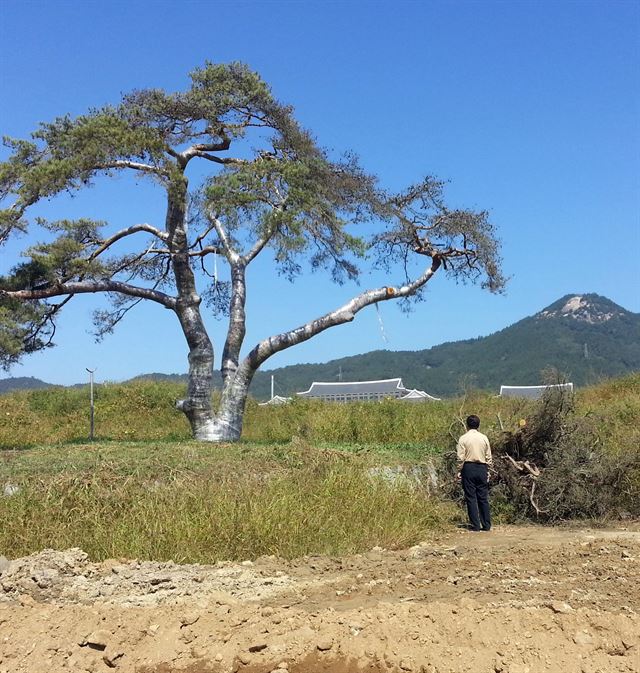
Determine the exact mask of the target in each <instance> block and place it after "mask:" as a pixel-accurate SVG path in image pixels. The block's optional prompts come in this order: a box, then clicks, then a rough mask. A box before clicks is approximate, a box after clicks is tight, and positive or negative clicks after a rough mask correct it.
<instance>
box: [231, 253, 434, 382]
mask: <svg viewBox="0 0 640 673" xmlns="http://www.w3.org/2000/svg"><path fill="white" fill-rule="evenodd" d="M440 265H441V260H440V258H439V257H435V258H434V259H433V261H432V264H431V266H430V267H429V268H428V269H426V270H425V272H424V273H423V274H422V275H421V276H420V277H419V278H417V279H416V280H414V281H413V282H411V283H408V284H407V285H403V286H401V287H382V288H378V289H377V290H367V291H366V292H362V293H361V294H359V295H357V296H356V297H354V298H353V299H351V300H350V301H349V302H347V303H346V304H344V305H343V306H341V307H340V308H338V309H336V310H335V311H332V312H331V313H326V314H325V315H323V316H322V317H321V318H317V319H316V320H312V321H310V322H308V323H306V324H304V325H301V326H300V327H297V328H296V329H293V330H291V331H289V332H283V333H281V334H277V335H275V336H272V337H269V338H267V339H264V340H263V341H261V342H260V343H259V344H257V345H256V346H255V347H254V348H253V350H252V351H251V352H250V353H249V354H248V355H247V357H246V358H245V361H244V362H243V365H244V366H247V367H248V368H249V369H253V370H256V369H258V367H260V366H261V365H262V364H263V363H264V362H265V361H266V360H267V359H268V358H270V357H271V356H272V355H274V354H275V353H278V352H280V351H282V350H285V349H286V348H290V347H291V346H295V345H296V344H299V343H302V342H303V341H307V340H308V339H311V338H312V337H314V336H316V335H317V334H320V333H321V332H324V331H325V330H327V329H329V328H330V327H335V326H337V325H342V324H344V323H347V322H351V321H352V320H353V319H354V317H355V315H356V313H358V312H359V311H361V310H362V309H363V308H365V307H367V306H370V305H371V304H377V303H378V302H381V301H387V300H389V299H401V298H403V297H410V296H411V295H413V294H415V293H416V292H417V291H418V290H419V289H420V288H421V287H423V286H424V285H426V283H428V282H429V280H431V278H432V277H433V275H434V274H435V273H436V271H437V270H438V269H439V268H440Z"/></svg>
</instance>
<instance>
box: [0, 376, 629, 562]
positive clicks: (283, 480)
mask: <svg viewBox="0 0 640 673" xmlns="http://www.w3.org/2000/svg"><path fill="white" fill-rule="evenodd" d="M179 395H180V390H179V388H177V387H176V386H171V385H167V384H155V383H138V384H135V385H120V386H117V385H103V386H101V387H100V389H99V391H98V396H97V400H96V429H97V437H98V439H97V441H95V442H93V443H88V442H87V441H86V434H87V430H88V414H87V395H86V391H84V390H77V389H73V390H67V389H54V390H48V391H35V392H24V393H17V394H12V395H3V396H1V397H0V447H2V449H1V450H0V488H1V489H5V488H6V487H9V488H8V492H10V491H12V490H16V489H15V488H13V487H17V492H15V493H13V494H12V495H2V491H0V522H1V525H0V554H4V555H6V556H8V557H16V556H22V555H25V554H28V553H31V552H34V551H37V550H40V549H43V548H46V547H53V548H58V549H62V548H67V547H72V546H79V547H81V548H83V549H84V550H85V551H87V552H88V553H89V554H90V556H91V557H92V558H93V559H96V560H99V559H105V558H110V557H127V558H141V559H157V560H163V559H173V560H175V561H178V562H201V563H210V562H215V561H216V560H219V559H246V558H254V557H257V556H260V555H265V554H276V555H280V556H284V557H289V558H291V557H297V556H301V555H304V554H319V553H324V554H345V553H353V552H359V551H363V550H366V549H370V548H371V547H373V546H375V545H380V546H382V547H387V548H395V547H405V546H408V545H411V544H414V543H416V542H418V541H420V540H423V539H425V537H427V536H428V535H429V533H430V531H433V530H434V529H437V528H441V527H443V526H451V525H453V523H454V522H455V521H461V520H463V516H461V514H460V512H459V510H458V509H457V507H456V506H455V505H454V504H453V503H452V502H450V501H444V500H442V499H439V498H438V497H437V496H432V495H431V496H430V495H429V493H428V490H427V489H425V488H423V487H420V486H418V487H416V486H415V484H414V483H412V482H411V481H410V480H406V479H399V480H390V479H388V478H387V479H385V478H384V477H381V476H380V470H379V469H378V470H376V468H379V467H380V466H391V467H393V468H395V467H397V466H405V467H406V468H407V469H409V470H411V469H413V468H417V469H418V471H419V469H420V467H421V466H424V465H425V464H427V463H430V462H433V461H434V460H435V461H438V460H439V459H440V457H442V456H444V455H446V454H447V453H449V454H450V453H451V452H452V451H453V449H454V446H455V442H454V437H456V436H458V435H459V434H460V432H461V430H462V426H461V423H460V418H461V417H464V416H466V415H467V414H468V413H471V412H475V413H478V414H479V415H480V416H481V418H482V419H483V427H482V429H483V430H485V431H486V432H487V433H488V434H489V436H490V437H491V438H492V439H495V438H497V437H498V435H499V433H500V432H501V430H500V425H501V424H502V425H503V426H504V427H505V428H507V429H509V428H515V427H516V426H517V423H518V420H519V419H520V418H523V417H526V416H527V414H528V413H529V412H530V410H531V403H523V402H519V401H515V400H501V399H497V398H494V397H490V396H488V395H483V394H481V393H477V394H474V395H471V396H469V397H468V398H466V399H464V400H454V401H449V402H438V403H433V404H424V405H405V404H402V403H397V402H392V401H389V402H383V403H379V404H376V403H363V404H350V405H331V404H322V403H315V404H314V403H309V402H301V401H296V403H294V404H291V405H287V406H283V407H259V406H257V405H256V404H255V403H253V402H251V403H250V404H249V406H248V409H247V415H246V425H245V434H244V437H243V441H242V442H239V443H237V444H226V445H209V444H203V443H198V442H194V441H191V440H189V438H188V428H187V423H186V421H185V420H184V418H183V417H182V416H181V414H179V413H178V412H176V411H174V410H173V409H172V400H173V399H175V398H176V397H178V396H179ZM576 413H577V414H578V415H580V416H583V417H585V418H589V419H590V420H591V421H593V422H592V423H591V426H592V427H594V428H596V430H595V432H596V433H597V436H595V437H593V438H592V439H593V443H594V446H595V445H597V446H598V450H602V451H605V452H607V453H609V454H613V455H616V453H617V452H627V453H628V452H636V454H637V453H640V429H639V425H640V423H639V421H640V376H638V375H635V376H631V377H626V378H624V379H619V380H616V381H611V382H608V383H604V384H602V385H601V386H597V387H593V388H589V389H585V390H583V391H579V393H578V395H577V399H576ZM382 474H384V471H382ZM638 478H639V479H640V475H639V476H638ZM498 514H499V513H498Z"/></svg>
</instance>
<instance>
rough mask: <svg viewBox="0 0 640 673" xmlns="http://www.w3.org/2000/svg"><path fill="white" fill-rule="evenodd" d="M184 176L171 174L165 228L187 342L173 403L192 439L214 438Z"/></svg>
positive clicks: (209, 369) (208, 348) (207, 351)
mask: <svg viewBox="0 0 640 673" xmlns="http://www.w3.org/2000/svg"><path fill="white" fill-rule="evenodd" d="M186 204H187V179H186V177H184V175H180V176H179V177H178V178H174V180H173V181H172V183H171V184H170V186H169V191H168V205H167V220H166V230H167V234H168V240H167V243H168V246H169V252H170V254H171V264H172V266H173V272H174V276H175V280H176V289H177V292H178V298H177V301H176V307H175V312H176V315H177V316H178V320H179V321H180V325H181V327H182V331H183V333H184V336H185V339H186V340H187V345H188V346H189V378H188V385H187V397H186V398H185V399H184V400H178V401H177V402H176V407H177V408H178V409H180V410H181V411H183V412H184V413H185V415H186V417H187V418H188V419H189V423H190V424H191V431H192V434H193V437H194V439H200V440H204V441H217V438H216V437H215V436H214V435H213V434H212V426H213V414H212V411H211V390H212V386H213V355H214V354H213V344H212V343H211V339H210V338H209V335H208V333H207V329H206V327H205V325H204V321H203V320H202V315H201V313H200V301H201V299H200V296H199V295H198V293H197V292H196V284H195V277H194V275H193V270H192V268H191V260H190V255H189V244H188V240H187V232H186V226H185V222H186Z"/></svg>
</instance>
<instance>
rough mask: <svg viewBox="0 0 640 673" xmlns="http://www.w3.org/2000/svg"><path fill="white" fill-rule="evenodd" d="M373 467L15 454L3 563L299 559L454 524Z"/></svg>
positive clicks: (310, 459) (122, 447)
mask: <svg viewBox="0 0 640 673" xmlns="http://www.w3.org/2000/svg"><path fill="white" fill-rule="evenodd" d="M371 465H372V462H371V460H370V459H369V458H364V457H360V456H354V455H350V454H345V453H341V452H337V451H323V450H317V449H313V448H312V447H311V446H309V445H306V444H304V443H300V442H294V443H291V444H289V445H281V446H277V447H270V448H265V447H264V446H250V445H244V446H243V447H242V448H238V447H237V446H236V447H224V446H215V447H210V446H203V445H198V444H195V443H182V444H181V443H164V444H160V445H154V444H145V445H140V444H130V443H123V444H119V445H102V444H94V445H92V446H75V447H66V448H65V449H64V450H62V451H59V450H56V449H38V450H27V451H22V452H5V454H4V459H3V462H2V464H1V468H0V479H1V480H3V482H4V483H7V482H10V483H11V484H12V485H13V486H14V487H17V488H18V489H19V490H18V492H17V493H15V494H13V495H11V496H10V497H0V521H2V525H1V526H0V552H2V553H3V554H5V555H7V556H9V557H16V556H22V555H25V554H29V553H31V552H34V551H37V550H40V549H42V548H47V547H52V548H59V549H64V548H67V547H72V546H79V547H81V548H82V549H84V550H85V551H86V552H88V553H89V555H90V557H91V558H92V559H95V560H100V559H105V558H110V557H127V558H140V559H156V560H166V559H173V560H175V561H177V562H198V563H213V562H215V561H217V560H220V559H236V560H238V559H246V558H255V557H257V556H261V555H265V554H267V555H268V554H275V555H278V556H282V557H287V558H292V557H298V556H302V555H305V554H347V553H354V552H358V551H363V550H366V549H370V548H371V547H373V546H376V545H380V546H383V547H387V548H394V547H405V546H407V545H411V544H413V543H415V542H418V541H420V540H423V539H425V537H426V536H428V534H429V532H430V531H432V530H433V528H434V527H439V526H442V525H444V523H445V522H449V521H450V520H451V517H452V516H453V515H454V511H453V508H452V507H451V505H447V504H444V503H440V502H438V501H437V500H435V499H431V498H429V497H428V495H427V493H426V492H425V491H424V490H423V489H421V488H419V487H416V485H415V484H413V483H411V482H409V481H405V482H403V481H400V482H397V481H396V482H391V481H389V480H385V479H384V478H382V477H380V476H379V475H378V476H376V475H375V474H373V473H372V472H371V471H370V470H369V468H370V467H371ZM0 483H1V482H0Z"/></svg>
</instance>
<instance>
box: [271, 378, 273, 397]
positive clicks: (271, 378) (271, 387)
mask: <svg viewBox="0 0 640 673" xmlns="http://www.w3.org/2000/svg"><path fill="white" fill-rule="evenodd" d="M271 399H273V374H271Z"/></svg>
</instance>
